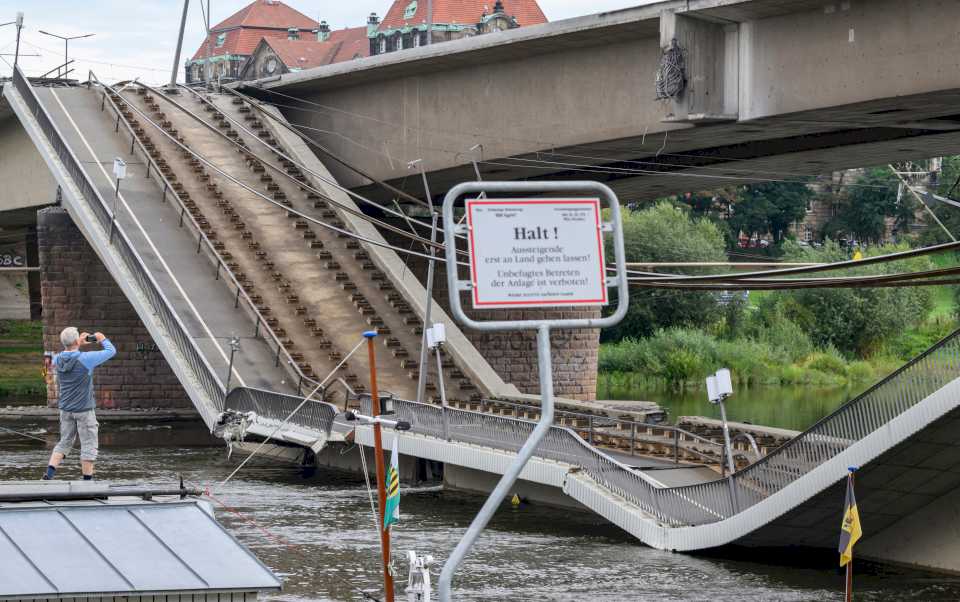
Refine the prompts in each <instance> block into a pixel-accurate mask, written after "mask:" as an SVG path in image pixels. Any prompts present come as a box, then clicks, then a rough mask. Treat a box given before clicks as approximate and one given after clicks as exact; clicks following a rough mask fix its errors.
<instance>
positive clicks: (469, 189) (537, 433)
mask: <svg viewBox="0 0 960 602" xmlns="http://www.w3.org/2000/svg"><path fill="white" fill-rule="evenodd" d="M514 192H519V193H528V194H531V195H540V194H543V193H550V192H558V193H564V194H568V195H569V194H576V193H581V194H582V193H584V192H590V193H594V194H596V195H597V197H600V198H602V199H603V200H605V201H606V203H607V206H608V207H609V210H610V218H611V219H610V221H609V222H608V223H603V224H601V223H600V217H599V216H600V211H599V200H597V199H594V200H593V202H594V203H596V216H597V224H596V227H597V228H598V230H597V232H596V233H595V234H596V235H597V239H596V240H597V241H598V242H602V233H603V232H610V231H612V233H613V242H614V245H613V247H614V255H615V260H616V265H617V275H616V277H615V278H610V277H607V276H606V275H605V273H604V272H603V261H602V260H601V261H600V274H601V276H600V278H601V280H599V281H598V285H599V286H600V287H601V288H602V290H603V292H604V293H606V289H607V288H616V289H617V309H616V310H615V311H614V313H613V314H612V315H610V316H608V317H606V318H581V319H559V320H557V319H550V320H547V319H544V320H524V321H517V320H499V321H498V320H491V321H482V322H479V321H476V320H473V319H472V318H470V317H468V316H467V315H466V313H465V312H464V309H463V305H462V302H461V299H460V293H461V292H462V291H472V290H474V288H475V287H477V282H475V281H474V279H475V275H474V274H473V273H471V280H469V281H462V280H460V279H459V276H458V272H457V249H456V245H454V244H453V241H455V240H456V236H457V235H458V234H462V233H468V234H470V232H469V228H471V227H473V226H472V222H471V225H469V226H465V225H462V224H457V223H456V221H455V220H454V215H453V209H454V204H455V203H456V201H457V200H458V199H459V198H461V197H463V196H465V195H469V194H472V193H480V196H482V197H483V198H489V197H488V196H487V195H488V194H497V193H514ZM566 198H568V199H569V197H566ZM545 202H549V201H545ZM558 202H563V203H571V202H577V201H570V200H564V201H558ZM443 229H444V240H446V241H448V244H447V245H446V248H445V252H446V259H447V285H448V286H447V288H448V294H449V295H450V309H451V313H452V314H453V317H454V318H455V319H456V320H457V321H458V322H460V323H461V324H463V325H465V326H467V327H469V328H472V329H475V330H480V331H518V330H536V331H537V364H538V374H539V377H540V394H541V396H542V401H541V405H542V407H541V414H540V420H539V421H538V422H537V425H536V427H534V429H533V432H532V433H531V434H530V437H529V438H528V439H527V441H526V442H525V443H524V444H523V446H522V447H521V448H520V451H519V452H518V453H517V457H516V458H515V459H514V461H513V462H512V463H511V464H510V466H509V467H508V468H507V470H506V472H505V473H504V475H503V477H502V478H501V479H500V481H499V482H498V483H497V485H496V487H495V488H494V490H493V492H492V493H491V494H490V497H488V498H487V501H486V502H485V503H484V505H483V507H482V508H481V510H480V512H479V514H477V516H476V518H474V520H473V522H472V523H471V524H470V527H469V529H467V532H466V534H465V535H464V536H463V539H461V541H460V542H459V543H458V544H457V546H456V548H455V549H454V550H453V553H452V554H451V555H450V557H449V558H448V559H447V562H446V563H445V564H444V565H443V570H442V571H441V573H440V579H439V581H438V583H439V585H438V592H439V595H440V600H441V602H449V601H450V600H451V586H452V582H453V575H454V573H455V572H456V570H457V568H458V567H459V566H460V564H461V563H462V562H463V560H464V558H466V556H467V554H469V552H470V549H471V548H472V547H473V545H474V543H475V542H476V540H477V538H479V536H480V533H481V532H482V531H483V529H484V528H485V527H486V526H487V523H489V522H490V519H491V518H492V517H493V515H494V513H496V511H497V509H498V508H499V506H500V503H501V502H502V501H503V499H504V498H505V497H506V496H507V495H508V494H509V492H510V489H511V488H512V487H513V486H514V483H516V481H517V479H518V478H519V476H520V473H521V472H522V471H523V468H524V466H525V465H526V464H527V462H528V461H529V460H530V458H531V457H532V456H533V454H534V452H535V451H536V449H537V446H538V445H539V443H540V442H541V441H542V440H543V438H544V437H546V435H547V433H549V432H550V429H551V428H552V426H553V414H554V407H553V406H554V399H553V368H552V365H551V364H552V363H551V357H550V331H551V329H561V328H604V327H607V326H613V325H614V324H616V323H617V322H619V321H620V320H622V319H623V317H624V316H625V315H626V313H627V306H628V304H629V291H628V289H627V272H626V259H625V253H624V245H623V230H622V228H621V221H620V203H619V201H618V200H617V197H616V195H615V194H614V193H613V191H612V190H611V189H610V188H609V187H607V186H605V185H604V184H601V183H599V182H586V181H583V182H573V181H571V182H466V183H463V184H459V185H457V186H454V187H453V188H452V189H451V190H450V191H449V192H448V193H447V196H446V198H445V199H444V201H443ZM519 230H521V229H520V228H518V229H517V231H518V234H516V236H521V238H524V239H526V238H527V236H526V234H522V233H519ZM580 233H581V234H582V231H580ZM531 236H536V237H538V236H539V234H537V233H534V234H532V235H531ZM555 236H556V233H555ZM547 238H549V237H547ZM601 250H602V246H601ZM473 253H474V250H473V248H472V245H471V255H473ZM600 258H601V259H602V255H601V256H600ZM477 290H479V289H477ZM603 297H604V298H606V295H605V294H604V295H603ZM475 304H476V302H475ZM580 304H581V305H583V304H588V305H597V303H580ZM546 305H547V306H549V305H560V304H559V303H552V302H551V303H547V304H546Z"/></svg>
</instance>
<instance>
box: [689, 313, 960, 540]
mask: <svg viewBox="0 0 960 602" xmlns="http://www.w3.org/2000/svg"><path fill="white" fill-rule="evenodd" d="M958 377H960V330H958V331H956V332H954V333H952V334H950V335H949V336H947V337H946V338H944V339H943V340H942V341H940V342H939V343H937V344H936V345H934V346H933V347H931V348H930V349H928V350H927V351H925V352H924V353H923V354H921V355H920V356H918V357H917V358H915V359H914V360H912V361H910V362H909V363H907V364H906V365H904V366H903V367H902V368H900V369H899V370H897V371H895V372H894V373H892V374H891V375H890V376H888V377H886V378H884V379H883V380H881V381H880V382H878V383H877V384H875V385H874V386H872V387H870V388H869V389H867V390H866V391H865V392H864V393H862V394H861V395H859V396H858V397H856V398H855V399H853V400H851V401H849V402H848V403H846V404H844V405H843V406H841V407H840V408H839V409H837V410H836V411H835V412H833V413H832V414H830V415H829V416H826V417H825V418H823V419H822V420H820V421H819V422H817V423H816V424H814V425H813V426H812V427H810V428H809V429H807V430H806V431H804V432H803V433H801V434H800V435H798V436H797V437H795V438H793V439H791V440H790V441H788V442H787V443H785V444H784V445H782V446H781V447H780V448H778V449H776V450H774V451H773V452H771V453H770V454H768V455H767V456H766V457H764V458H762V459H761V460H760V461H758V462H756V463H754V464H752V465H751V466H749V467H747V468H745V469H743V470H741V471H739V472H737V473H736V474H734V475H733V478H732V482H733V484H734V487H733V488H731V487H730V486H729V484H728V482H727V480H723V481H714V482H710V483H704V484H700V485H691V486H687V487H680V488H676V489H672V490H671V491H672V492H675V493H676V494H677V495H682V496H683V497H684V498H685V499H689V500H691V501H694V502H696V503H697V504H699V505H703V506H709V507H711V508H713V509H714V510H717V511H718V512H719V514H721V515H722V516H723V517H728V516H731V515H732V514H735V513H736V511H737V510H738V509H739V510H743V509H744V508H747V507H749V506H751V505H753V504H756V503H757V502H759V501H760V500H763V499H765V498H767V497H769V496H771V495H773V494H774V493H777V492H778V491H780V490H782V489H784V488H785V487H787V486H788V485H790V484H791V483H793V482H794V481H796V480H797V479H799V478H800V477H802V476H803V475H805V474H807V473H808V472H810V471H811V470H813V469H814V468H816V467H817V466H819V465H820V464H822V463H823V462H826V461H827V460H829V459H831V458H833V457H835V456H836V455H837V454H839V453H841V452H842V451H844V450H845V449H847V448H848V447H850V446H851V445H853V444H854V443H856V442H857V441H859V440H860V439H862V438H864V437H866V436H867V435H869V434H870V433H872V432H874V431H876V430H877V429H879V428H881V427H883V426H884V425H885V424H887V423H889V422H890V421H891V420H893V419H894V418H896V417H897V416H899V415H901V414H903V413H904V412H905V411H907V410H909V409H910V408H912V407H914V406H915V405H917V404H918V403H920V402H921V401H923V400H924V399H926V398H927V397H929V396H930V395H932V394H933V393H935V392H936V391H938V390H940V389H942V388H943V387H945V386H946V385H948V384H949V383H950V382H952V381H954V380H956V379H957V378H958ZM724 497H726V498H728V499H729V502H727V503H725V504H722V505H714V504H715V503H716V501H717V500H723V498H724ZM693 524H697V523H693Z"/></svg>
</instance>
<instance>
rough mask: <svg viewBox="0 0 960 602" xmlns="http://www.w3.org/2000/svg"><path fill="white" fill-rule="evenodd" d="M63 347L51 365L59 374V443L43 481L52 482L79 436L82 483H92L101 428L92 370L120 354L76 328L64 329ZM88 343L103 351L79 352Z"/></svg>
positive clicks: (97, 337) (106, 342) (96, 336)
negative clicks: (94, 344)
mask: <svg viewBox="0 0 960 602" xmlns="http://www.w3.org/2000/svg"><path fill="white" fill-rule="evenodd" d="M60 343H61V344H63V352H62V353H58V354H57V355H55V356H54V357H53V362H52V365H53V368H54V369H55V370H56V372H57V386H58V393H59V395H58V401H57V404H58V406H59V408H60V442H59V443H57V445H56V446H55V447H54V448H53V453H52V454H50V463H49V464H48V465H47V471H46V472H45V473H44V475H43V479H44V480H50V479H52V478H53V476H54V474H55V473H56V472H57V467H58V466H60V462H62V461H63V458H64V457H65V456H66V455H67V454H68V453H70V450H71V449H73V443H74V441H76V438H77V435H80V468H81V470H82V472H83V480H84V481H89V480H91V479H93V463H94V462H95V461H96V459H97V435H98V428H99V423H98V422H97V415H96V411H95V408H96V400H95V399H94V396H93V369H94V368H96V367H97V366H99V365H100V364H102V363H104V362H106V361H107V360H109V359H110V358H111V357H113V356H114V355H116V354H117V350H116V349H115V348H114V346H113V343H111V342H110V340H109V339H108V338H107V337H105V336H104V335H103V333H102V332H96V333H94V334H92V335H91V334H87V333H85V332H83V333H81V332H78V331H77V329H76V328H74V327H73V326H70V327H68V328H64V329H63V332H61V333H60ZM85 343H99V344H100V346H101V347H102V348H103V349H102V350H101V351H80V345H82V344H85Z"/></svg>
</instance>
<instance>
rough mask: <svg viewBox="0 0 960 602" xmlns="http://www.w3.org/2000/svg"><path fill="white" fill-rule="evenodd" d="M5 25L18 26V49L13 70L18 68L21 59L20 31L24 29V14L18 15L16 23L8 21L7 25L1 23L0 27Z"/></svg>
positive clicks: (14, 56) (15, 52) (19, 13)
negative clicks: (18, 61) (18, 60)
mask: <svg viewBox="0 0 960 602" xmlns="http://www.w3.org/2000/svg"><path fill="white" fill-rule="evenodd" d="M4 25H16V26H17V49H16V50H15V51H14V54H13V68H14V69H16V68H17V59H18V58H20V31H21V30H22V29H23V13H22V12H18V13H17V19H16V20H15V21H8V22H7V23H0V27H3V26H4Z"/></svg>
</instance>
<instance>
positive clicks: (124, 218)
mask: <svg viewBox="0 0 960 602" xmlns="http://www.w3.org/2000/svg"><path fill="white" fill-rule="evenodd" d="M36 92H37V94H38V95H39V97H40V98H41V100H42V102H43V104H44V106H45V107H46V109H47V110H48V112H49V113H50V115H51V117H52V118H53V120H54V122H55V123H56V125H57V127H58V128H59V129H60V132H61V133H62V134H63V136H64V137H65V138H66V140H67V141H68V144H69V145H70V148H71V149H73V151H74V153H75V154H76V156H77V158H78V159H79V160H80V161H81V163H82V164H83V165H84V166H85V168H86V170H87V173H88V174H89V176H90V179H91V181H92V182H93V183H94V185H95V186H96V187H97V189H98V190H99V191H100V193H101V194H102V195H103V197H104V198H105V199H114V196H115V195H114V190H115V180H114V178H113V176H112V165H113V160H114V158H115V157H120V158H122V159H124V160H125V161H127V177H126V179H125V180H123V182H122V183H121V185H120V195H119V199H118V201H119V208H118V211H117V213H116V215H117V220H118V223H119V227H120V228H122V229H123V231H124V232H125V233H126V234H127V236H128V237H129V238H130V240H131V242H133V244H134V246H135V247H136V250H137V252H138V253H139V254H140V256H141V258H142V259H143V261H144V264H145V265H146V266H147V268H148V269H149V270H150V272H151V274H152V275H153V276H154V278H155V279H156V281H157V283H158V284H159V285H160V287H161V289H162V290H163V292H164V294H165V295H166V296H167V299H169V300H170V302H171V303H172V304H173V306H174V308H175V310H176V312H177V315H178V316H180V318H181V319H182V320H183V322H184V324H185V325H186V326H187V328H188V331H189V333H190V335H191V336H192V337H193V339H194V340H195V341H196V343H197V345H198V346H199V348H200V349H201V351H202V352H203V354H204V356H205V357H206V359H207V361H208V362H209V363H210V365H211V366H212V367H213V368H214V370H215V372H216V373H217V374H218V375H222V376H221V380H222V381H224V382H225V381H226V374H227V367H228V362H229V358H230V347H229V343H228V341H229V339H230V338H231V337H233V336H238V337H240V338H241V339H242V342H241V349H242V352H241V353H238V354H237V355H236V357H235V361H234V376H233V378H234V379H235V380H233V382H232V384H234V385H236V384H241V385H247V386H251V387H259V388H268V389H274V390H280V391H284V390H287V391H292V390H293V388H292V387H291V386H290V385H289V383H288V384H287V385H284V384H283V383H284V380H289V378H285V374H284V372H283V371H282V370H281V369H279V368H275V367H274V361H273V358H274V353H273V352H272V351H271V350H270V349H268V347H267V345H266V344H265V343H264V342H263V340H262V339H259V338H256V337H253V336H252V335H253V330H254V325H253V324H252V323H251V320H250V318H249V316H248V315H246V314H245V312H244V311H243V310H241V309H236V310H234V309H233V306H234V300H235V296H236V293H235V291H233V290H230V288H229V287H228V286H227V285H226V283H225V282H224V281H223V280H216V279H215V266H214V265H213V264H212V263H211V262H210V261H209V260H208V259H207V257H204V256H199V255H198V254H197V238H196V235H195V234H194V233H193V232H191V231H190V230H189V229H188V228H183V227H179V226H178V224H179V214H178V212H177V211H176V210H175V207H174V205H173V204H172V203H171V202H169V198H168V200H167V202H164V200H163V194H162V190H161V189H160V187H158V185H157V182H156V179H155V176H154V178H153V179H147V177H146V164H145V163H144V161H143V157H142V155H140V154H137V156H136V157H135V158H133V159H131V157H130V144H129V139H126V140H124V138H123V137H121V136H120V135H118V134H117V133H115V132H114V126H115V122H114V120H112V119H111V118H110V114H109V113H108V112H107V111H101V110H100V102H101V98H100V95H99V94H97V93H95V92H94V91H91V90H88V89H85V88H67V89H63V88H57V89H54V88H37V89H36ZM92 244H93V245H94V247H95V248H96V247H98V246H101V245H104V244H108V243H107V242H106V241H92Z"/></svg>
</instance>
